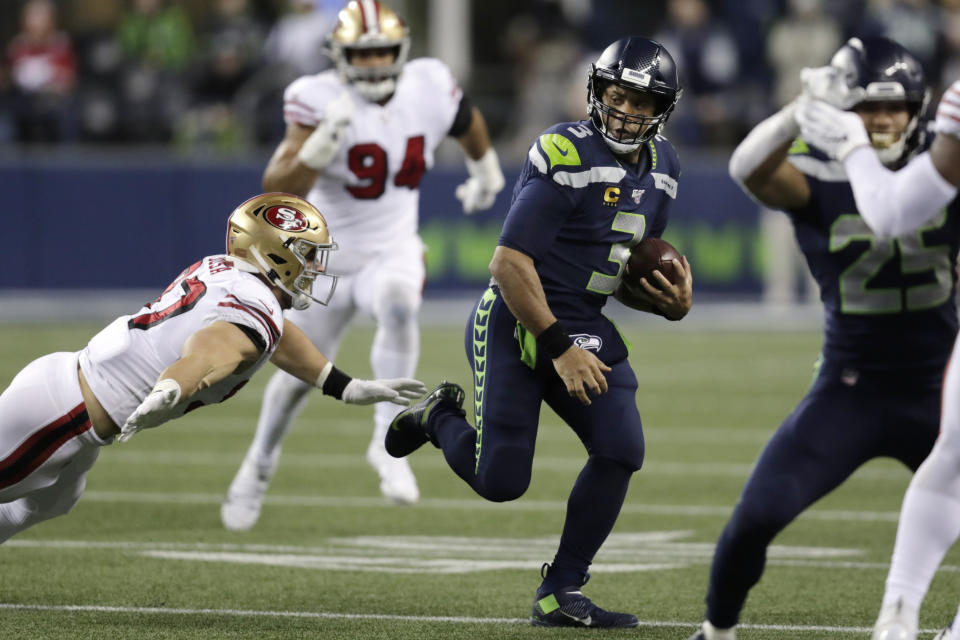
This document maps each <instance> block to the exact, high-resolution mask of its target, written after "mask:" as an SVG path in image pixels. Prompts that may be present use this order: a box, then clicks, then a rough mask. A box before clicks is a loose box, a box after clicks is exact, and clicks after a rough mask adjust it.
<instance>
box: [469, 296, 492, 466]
mask: <svg viewBox="0 0 960 640" xmlns="http://www.w3.org/2000/svg"><path fill="white" fill-rule="evenodd" d="M496 299H497V294H496V293H494V291H493V289H487V290H486V291H485V292H484V294H483V297H482V298H480V302H479V303H478V304H477V312H476V314H475V315H474V316H473V387H474V388H473V412H474V415H475V416H476V419H477V422H476V424H477V444H476V449H475V451H474V459H475V460H476V463H475V464H474V466H473V472H474V473H477V470H478V469H479V468H480V451H481V450H482V448H483V390H484V387H485V386H486V385H485V384H484V383H485V382H486V375H487V347H488V346H489V340H488V339H487V338H488V337H489V335H490V308H491V307H492V306H493V301H494V300H496Z"/></svg>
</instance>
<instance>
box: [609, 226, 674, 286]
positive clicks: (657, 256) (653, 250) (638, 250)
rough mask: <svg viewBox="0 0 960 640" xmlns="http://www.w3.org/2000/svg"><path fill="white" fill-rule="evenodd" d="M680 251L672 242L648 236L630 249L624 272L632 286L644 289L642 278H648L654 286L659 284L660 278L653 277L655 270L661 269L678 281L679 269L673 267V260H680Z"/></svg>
mask: <svg viewBox="0 0 960 640" xmlns="http://www.w3.org/2000/svg"><path fill="white" fill-rule="evenodd" d="M679 259H680V253H679V252H678V251H677V250H676V249H675V248H674V247H673V245H672V244H670V243H669V242H667V241H666V240H663V239H661V238H654V237H652V236H651V237H647V238H644V239H643V240H641V241H640V242H638V243H637V244H635V245H634V246H633V248H632V249H631V250H630V258H629V259H628V260H627V268H626V271H625V273H624V274H623V279H624V280H626V281H627V282H628V283H629V284H630V285H631V286H632V287H634V288H636V289H639V290H642V289H643V287H642V285H641V284H640V278H646V279H647V282H649V283H650V284H652V285H653V286H655V287H656V286H659V282H660V281H659V280H658V279H656V278H655V277H653V271H654V270H655V269H656V270H659V271H660V272H661V273H662V274H663V275H665V276H666V277H667V280H669V281H670V282H672V283H673V284H676V283H677V280H676V277H677V271H676V269H674V268H673V260H679Z"/></svg>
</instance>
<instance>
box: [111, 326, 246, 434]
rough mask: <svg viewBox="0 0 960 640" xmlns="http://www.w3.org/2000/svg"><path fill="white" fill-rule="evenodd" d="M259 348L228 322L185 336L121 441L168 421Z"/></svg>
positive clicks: (128, 420) (127, 423)
mask: <svg viewBox="0 0 960 640" xmlns="http://www.w3.org/2000/svg"><path fill="white" fill-rule="evenodd" d="M259 355H260V351H259V350H258V349H257V346H256V345H255V344H254V343H253V341H252V340H251V339H250V338H249V337H247V335H246V334H245V333H244V332H243V331H241V330H240V329H238V328H237V327H236V326H235V325H233V324H230V323H229V322H223V321H220V322H214V323H213V324H211V325H210V326H208V327H204V328H203V329H201V330H199V331H197V332H196V333H194V334H193V335H192V336H190V337H189V338H187V341H186V342H185V343H184V345H183V350H182V351H181V354H180V358H179V359H178V360H177V361H176V362H174V363H173V364H171V365H170V366H169V367H167V368H166V369H164V370H163V371H162V372H160V376H159V377H158V378H157V383H156V385H154V387H153V390H152V391H150V393H149V394H148V395H147V397H146V398H144V400H143V402H141V403H140V406H138V407H137V408H136V409H135V410H134V412H133V413H132V414H131V415H130V417H128V418H127V420H126V422H125V423H124V424H123V426H122V427H121V430H120V442H125V441H127V440H129V439H130V438H131V437H133V435H134V434H135V433H137V432H138V431H140V430H141V429H149V428H151V427H157V426H160V425H161V424H163V423H164V422H166V421H168V420H170V419H171V418H172V417H173V415H172V409H173V408H174V407H175V406H176V405H177V404H179V403H180V402H183V401H184V400H187V399H189V398H190V397H191V396H193V394H195V393H196V392H197V391H200V390H201V389H205V388H207V387H209V386H211V385H213V384H216V383H217V382H219V381H220V380H223V379H224V378H226V377H227V376H228V375H230V374H231V373H232V372H233V371H235V370H236V369H237V367H239V366H240V365H241V364H243V363H244V362H252V361H254V360H256V359H257V357H259Z"/></svg>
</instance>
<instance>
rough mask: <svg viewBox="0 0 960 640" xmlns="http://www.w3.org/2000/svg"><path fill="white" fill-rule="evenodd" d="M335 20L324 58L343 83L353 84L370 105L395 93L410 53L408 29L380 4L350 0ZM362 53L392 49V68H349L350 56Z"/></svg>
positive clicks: (388, 8) (394, 14) (371, 0)
mask: <svg viewBox="0 0 960 640" xmlns="http://www.w3.org/2000/svg"><path fill="white" fill-rule="evenodd" d="M337 17H338V21H337V25H336V27H334V29H333V32H332V33H331V34H330V36H329V37H328V38H327V55H329V56H330V58H331V59H332V60H333V62H334V63H335V64H336V65H337V70H338V71H339V72H340V75H341V76H343V78H344V80H346V81H347V82H350V83H351V84H353V86H354V87H356V89H357V91H359V92H360V95H362V96H363V97H364V98H366V99H368V100H371V101H373V102H379V101H380V100H383V99H385V98H387V97H388V96H390V94H392V93H393V92H394V91H395V90H396V88H397V78H399V77H400V72H401V71H403V65H404V64H405V63H406V62H407V55H408V54H409V53H410V31H409V29H407V25H406V24H404V22H403V20H401V19H400V16H398V15H397V14H396V12H394V10H393V9H391V8H390V7H388V6H386V5H385V4H383V3H382V2H379V0H350V2H348V3H347V6H345V7H344V8H343V9H341V10H340V13H339V14H338V16H337ZM363 49H393V50H394V52H395V54H394V58H393V64H390V65H387V66H383V67H361V66H357V65H355V64H352V61H351V56H352V54H353V53H354V52H356V51H357V50H363Z"/></svg>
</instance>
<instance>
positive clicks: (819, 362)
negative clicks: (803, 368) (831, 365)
mask: <svg viewBox="0 0 960 640" xmlns="http://www.w3.org/2000/svg"><path fill="white" fill-rule="evenodd" d="M821 369H823V352H821V353H818V354H817V360H816V362H814V363H813V382H816V381H817V378H819V377H820V370H821Z"/></svg>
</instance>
